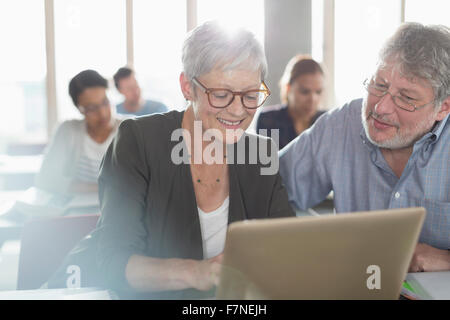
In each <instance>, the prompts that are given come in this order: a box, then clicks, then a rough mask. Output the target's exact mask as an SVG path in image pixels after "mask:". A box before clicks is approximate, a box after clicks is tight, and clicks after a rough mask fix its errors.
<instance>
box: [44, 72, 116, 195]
mask: <svg viewBox="0 0 450 320" xmlns="http://www.w3.org/2000/svg"><path fill="white" fill-rule="evenodd" d="M107 89H108V82H107V80H106V79H105V78H103V77H102V76H101V75H100V74H99V73H98V72H96V71H94V70H84V71H82V72H80V73H79V74H77V75H76V76H75V77H74V78H73V79H72V80H71V81H70V83H69V94H70V97H71V98H72V101H73V104H74V105H75V107H77V108H78V110H79V111H80V113H81V114H82V115H83V119H73V120H67V121H64V122H63V123H62V124H61V125H59V127H58V128H57V130H56V133H55V135H54V136H53V139H52V141H51V142H50V144H49V146H48V148H47V150H46V153H45V157H44V160H43V163H42V167H41V170H40V172H39V174H38V176H37V178H36V186H37V187H39V188H42V189H46V190H48V191H53V192H69V193H71V192H74V193H78V192H96V191H97V176H98V172H99V167H100V162H101V160H102V158H103V155H104V153H105V152H106V149H107V148H108V145H109V144H110V142H111V140H112V139H113V137H114V135H115V133H116V131H117V129H118V126H119V124H120V120H119V119H117V118H116V117H114V116H113V113H112V112H111V106H110V102H109V100H108V97H107V96H106V90H107Z"/></svg>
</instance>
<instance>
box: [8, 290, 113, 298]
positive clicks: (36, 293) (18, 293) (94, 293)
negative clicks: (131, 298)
mask: <svg viewBox="0 0 450 320" xmlns="http://www.w3.org/2000/svg"><path fill="white" fill-rule="evenodd" d="M115 299H117V296H116V295H115V294H114V292H111V291H109V290H104V289H100V288H80V289H38V290H11V291H0V300H115Z"/></svg>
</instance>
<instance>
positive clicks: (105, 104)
mask: <svg viewBox="0 0 450 320" xmlns="http://www.w3.org/2000/svg"><path fill="white" fill-rule="evenodd" d="M106 107H109V100H108V98H105V100H103V102H102V103H101V104H92V105H89V106H79V107H78V109H80V111H81V113H82V114H88V113H94V112H97V111H99V110H100V109H101V108H106Z"/></svg>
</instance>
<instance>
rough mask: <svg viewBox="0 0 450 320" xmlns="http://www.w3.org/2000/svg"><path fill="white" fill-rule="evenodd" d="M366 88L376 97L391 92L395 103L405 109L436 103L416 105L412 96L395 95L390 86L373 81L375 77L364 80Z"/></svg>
mask: <svg viewBox="0 0 450 320" xmlns="http://www.w3.org/2000/svg"><path fill="white" fill-rule="evenodd" d="M363 85H364V88H365V89H366V90H367V92H369V93H370V94H371V95H374V96H375V97H378V98H381V97H384V96H385V95H386V93H389V94H390V95H391V97H392V101H394V104H395V105H396V106H397V107H399V108H400V109H403V110H405V111H409V112H414V111H416V110H419V109H421V108H423V107H425V106H427V105H429V104H431V103H434V100H433V101H430V102H428V103H426V104H424V105H421V106H416V105H415V104H414V103H412V101H411V100H413V99H412V98H410V97H407V96H398V95H396V96H394V95H393V94H392V93H390V92H389V91H388V89H389V88H388V86H386V85H384V84H378V83H376V82H374V81H373V79H371V80H369V79H366V80H364V82H363Z"/></svg>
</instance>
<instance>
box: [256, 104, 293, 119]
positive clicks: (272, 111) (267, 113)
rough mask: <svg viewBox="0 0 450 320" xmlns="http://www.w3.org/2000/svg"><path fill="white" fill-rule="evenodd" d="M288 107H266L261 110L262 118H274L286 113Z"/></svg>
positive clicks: (282, 105) (279, 105)
mask: <svg viewBox="0 0 450 320" xmlns="http://www.w3.org/2000/svg"><path fill="white" fill-rule="evenodd" d="M286 109H287V105H285V104H275V105H271V106H264V107H262V108H261V113H260V115H261V116H262V117H272V116H274V115H277V114H281V113H284V112H286Z"/></svg>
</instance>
